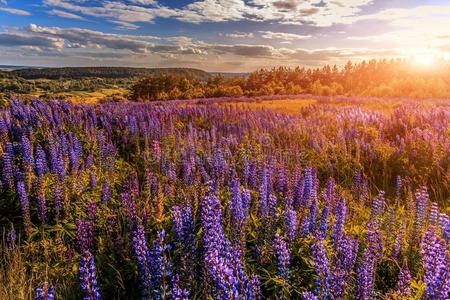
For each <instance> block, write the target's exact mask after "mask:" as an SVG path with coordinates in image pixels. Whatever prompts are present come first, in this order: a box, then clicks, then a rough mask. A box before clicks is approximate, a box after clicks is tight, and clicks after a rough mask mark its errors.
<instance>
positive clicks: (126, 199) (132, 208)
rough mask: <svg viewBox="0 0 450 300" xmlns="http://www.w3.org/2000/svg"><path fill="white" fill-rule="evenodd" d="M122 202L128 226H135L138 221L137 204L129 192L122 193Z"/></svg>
mask: <svg viewBox="0 0 450 300" xmlns="http://www.w3.org/2000/svg"><path fill="white" fill-rule="evenodd" d="M120 202H121V205H122V210H123V212H124V214H125V218H126V221H127V223H128V225H129V226H133V224H134V223H135V221H136V203H135V202H134V201H133V199H132V197H131V195H130V193H129V192H128V191H123V192H122V193H120Z"/></svg>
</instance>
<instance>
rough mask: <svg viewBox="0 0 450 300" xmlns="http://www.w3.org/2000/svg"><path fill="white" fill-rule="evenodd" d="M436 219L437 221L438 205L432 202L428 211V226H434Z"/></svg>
mask: <svg viewBox="0 0 450 300" xmlns="http://www.w3.org/2000/svg"><path fill="white" fill-rule="evenodd" d="M437 219H438V205H437V203H436V202H432V203H431V210H430V225H433V226H436V225H437Z"/></svg>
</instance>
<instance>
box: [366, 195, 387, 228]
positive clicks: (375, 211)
mask: <svg viewBox="0 0 450 300" xmlns="http://www.w3.org/2000/svg"><path fill="white" fill-rule="evenodd" d="M385 206H386V202H385V199H384V191H380V193H379V194H378V196H376V197H375V198H374V199H373V202H372V207H371V210H370V220H374V221H375V220H377V219H379V218H381V216H382V215H383V212H384V207H385Z"/></svg>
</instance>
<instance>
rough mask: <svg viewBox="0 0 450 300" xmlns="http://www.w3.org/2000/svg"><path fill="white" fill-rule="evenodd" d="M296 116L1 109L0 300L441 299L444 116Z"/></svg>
mask: <svg viewBox="0 0 450 300" xmlns="http://www.w3.org/2000/svg"><path fill="white" fill-rule="evenodd" d="M277 101H282V102H277ZM296 101H298V106H295V107H293V106H292V105H293V102H288V100H273V101H272V102H271V103H272V104H270V105H269V103H266V104H267V105H265V103H264V102H261V103H256V102H251V101H250V100H249V102H248V103H246V102H245V101H240V102H232V101H230V100H227V99H222V100H221V99H218V100H211V101H210V102H209V101H208V100H203V101H197V102H195V101H194V102H188V101H172V102H170V101H168V102H165V103H130V102H123V103H112V102H108V103H103V104H71V103H69V102H63V101H47V102H46V101H41V100H31V101H30V102H29V103H24V102H22V101H20V100H11V102H10V104H9V106H8V107H7V108H5V109H3V110H2V111H0V138H1V143H0V157H1V160H0V163H1V165H0V167H1V168H0V174H1V191H0V232H1V233H2V238H1V245H0V250H1V254H0V299H1V300H3V299H5V300H6V299H87V300H94V299H246V300H251V299H321V300H325V299H333V300H334V299H361V300H366V299H367V300H369V299H433V300H434V299H449V293H450V247H449V242H450V219H449V216H448V214H449V213H450V209H449V197H450V189H449V179H450V171H449V165H450V140H449V136H450V127H449V125H450V103H449V102H448V101H434V102H426V100H423V101H415V100H402V101H400V100H397V101H395V102H392V103H391V102H382V101H379V102H376V101H375V100H374V101H371V100H365V99H347V100H345V101H344V100H342V101H336V100H332V99H328V98H319V99H313V100H311V99H310V100H301V99H299V100H296ZM302 101H303V102H302ZM386 101H387V100H386ZM386 103H387V104H386ZM284 107H286V109H284ZM272 108H275V109H272Z"/></svg>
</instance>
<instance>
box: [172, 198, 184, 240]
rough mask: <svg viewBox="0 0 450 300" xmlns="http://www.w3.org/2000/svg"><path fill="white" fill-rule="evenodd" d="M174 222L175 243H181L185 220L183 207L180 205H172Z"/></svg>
mask: <svg viewBox="0 0 450 300" xmlns="http://www.w3.org/2000/svg"><path fill="white" fill-rule="evenodd" d="M172 224H173V237H174V240H175V243H176V244H177V243H181V242H182V239H181V234H182V230H183V221H182V220H181V209H180V207H179V206H177V205H174V206H172Z"/></svg>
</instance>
